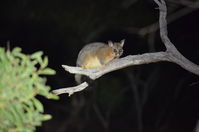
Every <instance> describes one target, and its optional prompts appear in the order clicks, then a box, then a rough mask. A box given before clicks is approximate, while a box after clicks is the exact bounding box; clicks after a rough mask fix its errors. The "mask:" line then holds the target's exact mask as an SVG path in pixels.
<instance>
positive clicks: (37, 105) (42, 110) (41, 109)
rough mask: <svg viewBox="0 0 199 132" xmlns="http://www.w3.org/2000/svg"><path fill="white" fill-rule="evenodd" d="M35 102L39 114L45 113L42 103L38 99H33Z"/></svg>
mask: <svg viewBox="0 0 199 132" xmlns="http://www.w3.org/2000/svg"><path fill="white" fill-rule="evenodd" d="M33 102H34V105H35V107H36V109H37V110H38V111H39V112H44V108H43V105H42V104H41V102H40V101H39V100H37V99H36V98H34V99H33Z"/></svg>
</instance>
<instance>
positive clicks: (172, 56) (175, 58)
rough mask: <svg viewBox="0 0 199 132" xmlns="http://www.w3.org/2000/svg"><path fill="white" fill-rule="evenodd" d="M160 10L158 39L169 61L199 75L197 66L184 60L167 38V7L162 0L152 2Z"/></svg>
mask: <svg viewBox="0 0 199 132" xmlns="http://www.w3.org/2000/svg"><path fill="white" fill-rule="evenodd" d="M154 1H155V2H156V3H157V4H158V6H159V10H160V16H159V25H160V37H161V39H162V42H163V43H164V45H165V46H166V49H167V51H166V53H167V54H168V56H169V60H170V61H172V62H174V63H176V64H178V65H180V66H181V67H182V68H184V69H186V70H188V71H190V72H192V73H194V74H196V75H199V66H198V65H196V64H194V63H192V62H191V61H189V60H188V59H186V58H185V57H184V56H183V55H182V54H181V53H180V52H179V51H178V50H177V49H176V48H175V46H174V44H173V43H172V42H171V41H170V39H169V38H168V36H167V34H168V33H167V21H166V15H167V12H166V11H167V7H166V4H165V2H164V0H160V1H159V0H154Z"/></svg>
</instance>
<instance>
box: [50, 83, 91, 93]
mask: <svg viewBox="0 0 199 132" xmlns="http://www.w3.org/2000/svg"><path fill="white" fill-rule="evenodd" d="M86 87H88V83H87V82H84V83H82V84H80V85H78V86H75V87H68V88H60V89H56V90H53V91H52V93H53V94H55V95H60V94H63V93H68V96H71V95H72V94H73V93H75V92H79V91H82V90H84V89H85V88H86Z"/></svg>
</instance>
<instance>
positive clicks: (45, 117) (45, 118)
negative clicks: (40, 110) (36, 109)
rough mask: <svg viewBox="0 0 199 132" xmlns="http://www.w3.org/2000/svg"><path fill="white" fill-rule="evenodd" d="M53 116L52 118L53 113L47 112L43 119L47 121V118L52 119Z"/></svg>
mask: <svg viewBox="0 0 199 132" xmlns="http://www.w3.org/2000/svg"><path fill="white" fill-rule="evenodd" d="M51 118H52V116H51V115H48V114H46V115H44V116H43V117H42V120H43V121H46V120H50V119H51Z"/></svg>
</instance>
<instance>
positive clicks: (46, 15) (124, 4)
mask: <svg viewBox="0 0 199 132" xmlns="http://www.w3.org/2000/svg"><path fill="white" fill-rule="evenodd" d="M186 2H187V3H186ZM193 2H194V0H186V1H185V3H184V2H183V1H182V2H180V0H176V1H175V0H169V1H167V7H168V16H171V17H170V18H169V17H168V20H171V22H170V23H169V25H168V31H169V37H170V39H171V41H172V42H173V43H174V44H175V46H176V48H177V49H178V50H179V51H180V52H181V53H182V54H183V55H184V56H185V57H187V58H188V59H189V60H191V61H192V62H194V63H196V64H199V45H198V44H199V10H198V9H199V6H197V5H196V4H193V5H194V6H195V7H191V6H189V3H193ZM156 7H157V5H156V4H155V3H154V2H153V1H152V0H57V1H54V0H40V1H39V0H38V1H37V0H5V1H3V0H1V1H0V44H1V46H3V47H6V42H7V41H10V46H11V48H13V47H15V46H19V47H21V48H22V49H23V52H24V53H27V54H31V53H33V52H35V51H38V50H42V51H44V54H45V55H47V56H48V57H49V67H51V68H53V69H55V70H56V72H57V73H56V75H54V76H49V77H47V78H48V82H47V83H48V85H50V86H51V87H52V89H57V88H61V87H69V86H74V85H76V84H75V81H74V78H73V75H72V74H69V73H67V72H65V71H64V70H63V69H62V68H61V65H62V64H67V65H73V66H74V65H75V63H76V58H77V55H78V51H79V50H80V49H81V48H82V47H83V46H84V45H85V44H87V43H89V42H95V41H100V42H107V41H108V40H112V41H120V40H121V39H126V42H125V45H124V55H123V56H126V55H129V54H142V53H146V52H155V51H162V50H165V47H164V45H163V44H162V42H161V40H160V37H159V30H154V31H152V32H147V27H148V26H149V25H151V24H153V23H156V22H157V21H158V15H159V12H158V10H156V9H155V8H156ZM182 10H186V11H187V13H186V12H184V14H183V13H182V15H181V16H180V13H179V12H183V11H182ZM141 29H142V30H141ZM140 30H141V31H143V32H141V31H140ZM197 82H199V78H198V76H196V75H194V74H192V73H190V72H188V71H186V70H184V69H182V68H181V67H180V66H178V65H176V64H173V63H168V62H159V63H154V64H147V65H139V66H132V67H128V68H125V69H122V70H118V71H115V72H111V73H109V74H106V75H104V76H103V77H101V78H100V79H98V80H96V82H95V87H92V88H88V89H87V90H84V91H82V92H79V93H76V94H74V95H72V96H71V97H68V96H67V95H61V96H60V100H56V101H54V100H47V99H44V98H42V97H38V98H39V99H40V100H41V101H42V103H43V104H44V106H45V113H50V114H52V116H53V119H52V120H49V121H46V122H44V123H43V125H42V126H41V127H38V128H37V131H38V132H132V131H134V132H192V131H194V128H195V126H196V123H197V120H198V118H199V109H198V108H199V107H198V106H199V103H198V101H199V100H198V99H199V98H198V93H199V90H198V89H199V83H197Z"/></svg>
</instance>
